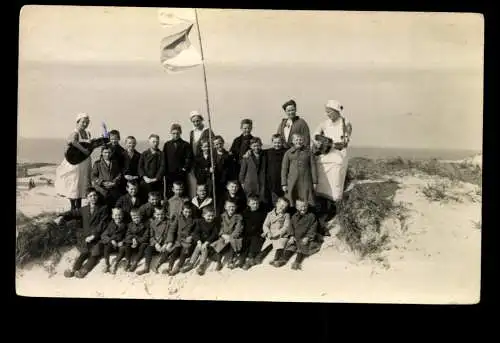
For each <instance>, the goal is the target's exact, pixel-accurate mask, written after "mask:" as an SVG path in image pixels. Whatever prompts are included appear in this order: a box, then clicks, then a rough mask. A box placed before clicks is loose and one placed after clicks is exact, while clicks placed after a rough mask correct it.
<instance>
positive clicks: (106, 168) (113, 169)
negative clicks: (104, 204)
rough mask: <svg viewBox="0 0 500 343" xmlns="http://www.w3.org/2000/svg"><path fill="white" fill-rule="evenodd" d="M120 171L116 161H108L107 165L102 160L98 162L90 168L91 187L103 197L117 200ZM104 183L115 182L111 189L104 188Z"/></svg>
mask: <svg viewBox="0 0 500 343" xmlns="http://www.w3.org/2000/svg"><path fill="white" fill-rule="evenodd" d="M121 172H122V170H121V168H120V166H119V164H118V162H117V161H116V160H110V163H109V165H108V164H106V162H104V160H102V159H101V160H98V161H96V162H95V163H94V166H93V167H92V185H93V186H94V187H95V188H96V189H97V191H98V192H99V193H100V194H101V195H102V196H103V197H108V196H110V195H112V196H115V197H116V200H118V196H119V191H120V187H121V179H122V173H121ZM104 181H112V182H115V186H114V187H113V188H104V187H103V182H104Z"/></svg>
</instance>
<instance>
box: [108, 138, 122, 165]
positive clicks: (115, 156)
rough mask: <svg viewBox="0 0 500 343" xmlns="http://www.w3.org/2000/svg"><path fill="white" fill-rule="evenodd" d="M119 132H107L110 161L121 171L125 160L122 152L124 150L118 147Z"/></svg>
mask: <svg viewBox="0 0 500 343" xmlns="http://www.w3.org/2000/svg"><path fill="white" fill-rule="evenodd" d="M120 139H121V137H120V131H118V130H111V131H109V144H108V147H109V150H110V159H111V160H112V161H115V162H116V164H117V165H118V166H119V168H120V171H122V170H123V167H124V166H125V160H124V155H123V154H124V152H125V149H124V148H123V147H122V146H121V145H120Z"/></svg>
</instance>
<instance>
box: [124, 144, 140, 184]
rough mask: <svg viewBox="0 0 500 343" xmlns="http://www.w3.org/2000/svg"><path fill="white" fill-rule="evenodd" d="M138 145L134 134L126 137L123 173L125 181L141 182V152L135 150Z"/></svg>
mask: <svg viewBox="0 0 500 343" xmlns="http://www.w3.org/2000/svg"><path fill="white" fill-rule="evenodd" d="M136 145H137V140H136V139H135V137H134V136H128V137H127V138H125V151H124V152H123V171H122V174H123V178H124V179H125V181H127V182H128V181H135V182H137V183H138V184H139V181H140V177H139V160H140V159H141V154H140V153H139V152H138V151H137V150H135V147H136ZM125 186H126V185H125Z"/></svg>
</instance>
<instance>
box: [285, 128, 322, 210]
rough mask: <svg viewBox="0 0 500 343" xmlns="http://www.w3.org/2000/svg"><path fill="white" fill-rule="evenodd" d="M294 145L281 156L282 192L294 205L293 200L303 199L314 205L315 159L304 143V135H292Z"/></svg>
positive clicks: (316, 176) (316, 180) (315, 183)
mask: <svg viewBox="0 0 500 343" xmlns="http://www.w3.org/2000/svg"><path fill="white" fill-rule="evenodd" d="M293 144H294V146H293V147H292V148H290V149H289V150H288V151H287V152H286V153H285V155H284V156H283V163H282V167H281V185H282V187H283V192H284V193H285V194H286V196H287V198H288V200H289V201H290V206H293V207H295V200H296V199H298V198H301V199H304V201H306V202H307V203H309V205H310V206H313V207H314V204H315V203H314V189H315V188H316V185H317V183H318V174H317V171H316V161H315V159H314V155H313V154H312V153H311V150H310V149H309V148H308V147H306V146H305V145H304V137H303V136H302V135H299V134H294V136H293Z"/></svg>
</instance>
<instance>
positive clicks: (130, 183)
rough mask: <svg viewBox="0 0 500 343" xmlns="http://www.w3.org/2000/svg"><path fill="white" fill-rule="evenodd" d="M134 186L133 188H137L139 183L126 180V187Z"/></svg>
mask: <svg viewBox="0 0 500 343" xmlns="http://www.w3.org/2000/svg"><path fill="white" fill-rule="evenodd" d="M128 185H130V186H134V187H139V183H138V182H137V181H136V180H128V181H127V186H128Z"/></svg>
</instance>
